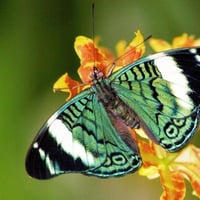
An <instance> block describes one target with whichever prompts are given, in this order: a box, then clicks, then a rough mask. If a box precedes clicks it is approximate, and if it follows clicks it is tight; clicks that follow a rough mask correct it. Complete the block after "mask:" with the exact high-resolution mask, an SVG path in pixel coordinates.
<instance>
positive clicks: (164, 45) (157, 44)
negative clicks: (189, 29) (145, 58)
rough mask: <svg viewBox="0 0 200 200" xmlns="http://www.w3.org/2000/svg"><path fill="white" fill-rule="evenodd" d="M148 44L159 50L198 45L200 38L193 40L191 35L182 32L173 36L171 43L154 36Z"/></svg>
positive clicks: (199, 44)
mask: <svg viewBox="0 0 200 200" xmlns="http://www.w3.org/2000/svg"><path fill="white" fill-rule="evenodd" d="M149 44H150V46H151V48H152V49H153V50H154V51H156V52H159V51H166V50H169V49H176V48H182V47H194V46H200V39H196V40H195V39H194V36H193V35H188V34H187V33H183V34H182V35H181V36H178V37H175V38H174V39H173V41H172V44H169V43H168V42H166V41H165V40H163V39H156V38H151V39H150V40H149Z"/></svg>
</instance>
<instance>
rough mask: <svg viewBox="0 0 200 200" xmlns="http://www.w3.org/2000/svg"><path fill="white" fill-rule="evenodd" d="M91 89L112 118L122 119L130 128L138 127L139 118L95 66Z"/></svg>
mask: <svg viewBox="0 0 200 200" xmlns="http://www.w3.org/2000/svg"><path fill="white" fill-rule="evenodd" d="M91 77H92V78H93V87H92V88H93V89H94V91H95V93H96V95H97V96H98V100H99V102H100V103H102V104H103V106H104V108H105V109H106V111H107V113H108V115H111V116H112V118H115V119H116V120H120V121H122V122H123V123H124V124H126V125H127V126H129V127H131V128H139V126H140V125H139V118H138V116H137V114H136V113H135V112H134V111H133V110H132V109H131V108H130V107H129V106H128V105H127V104H126V103H125V102H124V101H122V100H121V99H120V97H119V96H118V95H117V92H116V91H115V89H114V88H113V87H112V85H111V82H110V81H109V80H108V79H107V78H106V77H105V76H104V75H103V73H102V72H101V71H100V70H99V69H97V68H95V69H94V71H93V74H92V75H91ZM111 116H110V117H111Z"/></svg>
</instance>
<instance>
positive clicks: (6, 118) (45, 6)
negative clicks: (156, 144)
mask: <svg viewBox="0 0 200 200" xmlns="http://www.w3.org/2000/svg"><path fill="white" fill-rule="evenodd" d="M93 2H94V3H95V35H100V36H101V38H102V42H101V44H102V45H105V46H108V47H110V48H112V49H113V47H114V45H115V43H116V42H117V41H118V40H120V39H126V40H130V39H131V38H132V37H133V33H134V32H135V31H136V30H137V29H140V30H141V31H142V33H143V34H144V35H145V36H149V35H153V36H154V37H161V38H165V39H167V40H168V41H171V40H172V38H173V37H174V36H177V35H180V34H182V33H183V32H187V33H189V34H194V35H196V36H197V37H200V26H199V23H200V22H199V19H200V11H199V8H200V1H199V0H168V1H160V0H152V1H149V0H137V1H136V0H119V1H117V0H109V1H108V0H96V1H95V0H94V1H93ZM91 21H92V20H91V1H89V0H84V1H83V0H68V1H67V0H48V1H47V0H10V1H0V83H1V84H0V86H1V89H0V200H7V199H20V200H21V199H25V200H35V199H37V200H43V199H48V200H55V199H56V200H64V199H65V200H66V199H70V200H76V199H87V200H100V199H105V200H109V199H116V200H120V199H123V200H130V199H140V200H155V199H159V197H160V194H161V191H162V188H161V184H160V182H159V179H156V180H151V181H150V180H148V179H147V178H145V177H141V176H138V174H137V172H136V173H135V174H131V175H127V176H125V177H122V178H117V179H116V178H115V179H107V180H102V179H98V178H95V177H86V176H83V175H79V174H69V175H63V176H60V177H57V178H54V179H52V180H49V181H38V180H34V179H32V178H30V177H28V175H27V174H26V172H25V168H24V159H25V155H26V151H27V149H28V147H29V145H30V143H31V142H32V139H33V138H34V137H35V134H36V132H37V130H38V129H39V128H40V126H41V125H42V123H43V122H44V121H45V120H46V119H47V117H48V116H49V115H50V114H51V113H53V112H54V111H55V110H56V109H57V108H58V107H59V106H60V105H61V104H63V103H64V99H65V97H66V96H65V95H64V94H59V93H56V94H54V93H53V92H52V85H53V83H54V82H55V81H56V80H57V78H58V77H59V76H60V75H62V74H63V73H65V72H66V71H67V72H69V73H70V75H71V76H73V77H74V78H77V75H76V69H77V67H78V66H79V60H78V57H77V56H76V55H75V52H74V49H73V42H74V38H75V36H77V35H86V36H92V27H91ZM198 140H199V137H197V136H196V137H195V138H194V139H193V142H194V143H197V144H198ZM199 143H200V142H199ZM199 146H200V145H199ZM187 185H188V190H187V197H186V199H197V198H196V197H194V196H192V195H191V188H190V185H189V184H187Z"/></svg>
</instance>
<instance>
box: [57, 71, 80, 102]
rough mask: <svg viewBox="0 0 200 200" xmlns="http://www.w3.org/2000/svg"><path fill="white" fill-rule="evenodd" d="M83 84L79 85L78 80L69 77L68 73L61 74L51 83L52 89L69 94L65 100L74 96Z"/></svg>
mask: <svg viewBox="0 0 200 200" xmlns="http://www.w3.org/2000/svg"><path fill="white" fill-rule="evenodd" d="M83 87H84V86H82V85H81V83H80V82H78V81H76V80H73V79H72V78H70V76H69V75H68V73H66V74H64V75H62V76H61V77H60V78H59V79H58V80H57V81H56V82H55V83H54V85H53V90H54V92H55V91H62V92H68V93H69V96H68V97H67V99H66V101H68V100H70V99H71V98H73V97H74V96H76V95H77V94H78V93H80V91H81V90H82V89H83Z"/></svg>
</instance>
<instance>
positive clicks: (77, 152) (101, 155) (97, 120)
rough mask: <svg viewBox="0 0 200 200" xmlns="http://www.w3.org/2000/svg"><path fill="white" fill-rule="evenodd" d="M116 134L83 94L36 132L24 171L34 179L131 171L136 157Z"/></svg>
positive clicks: (95, 101)
mask: <svg viewBox="0 0 200 200" xmlns="http://www.w3.org/2000/svg"><path fill="white" fill-rule="evenodd" d="M117 131H118V130H117V129H115V127H113V126H112V124H111V122H110V120H109V118H108V115H107V113H106V111H105V109H104V108H103V107H102V106H101V105H100V104H99V102H98V99H97V97H96V96H95V95H94V94H91V93H90V92H89V90H87V91H84V92H83V93H81V94H80V95H77V96H76V97H75V98H74V99H73V100H71V101H70V102H69V103H66V104H65V105H64V106H63V107H61V108H60V109H59V110H58V111H57V112H56V113H55V114H54V115H53V116H52V117H51V118H50V119H49V120H48V121H47V123H46V124H45V125H44V126H43V128H42V129H41V130H40V132H39V134H38V136H36V138H35V140H34V142H33V144H32V147H31V148H30V150H29V152H28V155H27V160H26V169H27V171H28V173H29V174H30V175H31V176H32V177H35V178H38V179H48V178H51V177H54V176H56V175H59V174H62V173H67V172H80V173H83V174H86V175H95V176H99V177H109V176H120V175H123V174H126V173H128V172H132V171H135V170H136V169H137V168H138V167H139V166H140V165H141V159H140V156H139V155H138V152H137V151H135V149H131V148H130V147H128V146H127V145H126V144H125V142H124V141H123V140H122V138H121V137H120V134H119V133H118V132H117Z"/></svg>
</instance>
